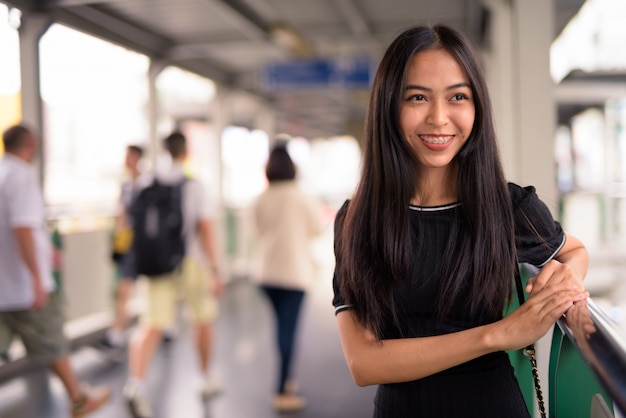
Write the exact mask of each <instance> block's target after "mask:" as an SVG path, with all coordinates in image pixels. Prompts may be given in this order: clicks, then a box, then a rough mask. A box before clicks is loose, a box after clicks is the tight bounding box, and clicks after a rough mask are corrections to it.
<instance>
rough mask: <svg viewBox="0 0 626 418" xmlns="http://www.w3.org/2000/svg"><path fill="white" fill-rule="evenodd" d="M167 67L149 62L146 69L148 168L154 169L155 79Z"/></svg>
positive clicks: (157, 108)
mask: <svg viewBox="0 0 626 418" xmlns="http://www.w3.org/2000/svg"><path fill="white" fill-rule="evenodd" d="M167 65H168V62H166V61H163V60H154V59H151V60H150V67H149V68H148V149H147V150H146V151H147V153H148V161H149V162H150V168H151V169H153V170H154V169H156V167H157V158H158V155H159V149H160V145H159V139H158V137H157V135H158V132H157V122H158V120H159V100H158V96H157V87H156V79H157V77H158V76H159V74H161V71H163V70H164V69H165V68H166V67H167Z"/></svg>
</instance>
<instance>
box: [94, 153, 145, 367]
mask: <svg viewBox="0 0 626 418" xmlns="http://www.w3.org/2000/svg"><path fill="white" fill-rule="evenodd" d="M143 154H144V150H143V147H141V146H139V145H128V146H127V147H126V155H125V158H124V166H125V168H126V170H127V175H128V178H127V179H126V180H125V181H124V182H123V183H122V186H121V190H120V198H119V201H118V205H117V216H116V218H115V227H114V231H113V251H112V256H113V261H114V262H115V267H116V272H115V273H116V293H115V309H114V318H113V324H112V326H111V328H109V329H108V330H107V333H106V334H105V336H104V338H103V339H102V341H101V342H100V347H101V348H103V349H105V350H107V351H108V352H110V353H111V354H112V355H113V358H114V359H116V360H117V359H122V354H123V353H122V352H121V350H122V349H123V347H124V343H125V337H124V335H125V331H126V327H127V325H128V312H127V309H128V300H129V298H130V295H131V293H132V291H133V287H134V286H133V284H134V283H135V281H136V280H137V272H136V269H135V262H134V259H133V254H132V251H130V244H131V242H132V235H133V231H132V219H131V218H130V207H131V205H132V202H133V199H134V197H135V196H136V194H137V190H138V187H139V186H138V180H139V176H140V175H141V171H140V164H141V159H142V157H143Z"/></svg>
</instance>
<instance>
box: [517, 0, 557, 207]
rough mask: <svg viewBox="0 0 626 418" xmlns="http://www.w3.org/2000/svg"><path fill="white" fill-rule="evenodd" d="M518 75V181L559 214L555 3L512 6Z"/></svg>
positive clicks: (529, 0) (528, 1)
mask: <svg viewBox="0 0 626 418" xmlns="http://www.w3.org/2000/svg"><path fill="white" fill-rule="evenodd" d="M513 26H514V28H515V29H514V30H515V33H514V36H515V38H514V45H513V46H514V48H513V51H515V52H516V54H515V55H514V60H515V61H514V64H515V65H514V66H513V68H514V70H516V71H517V75H516V79H517V83H516V85H517V92H516V93H515V95H514V97H515V98H516V99H517V126H516V128H517V130H518V132H519V139H518V142H517V144H516V147H515V149H516V153H515V155H517V160H518V164H517V168H518V172H517V174H518V176H517V177H518V179H519V181H520V182H521V183H522V184H532V185H534V186H535V187H536V188H537V192H538V193H539V196H540V197H541V198H542V199H543V200H544V201H545V202H546V204H547V205H548V206H549V207H550V210H551V211H552V213H553V215H554V216H556V215H557V207H558V190H557V184H556V171H555V170H556V169H555V162H554V141H555V134H556V124H557V123H556V101H555V97H554V88H555V86H554V82H553V80H552V78H551V76H550V46H551V44H552V41H553V40H554V1H545V0H517V1H515V2H514V13H513Z"/></svg>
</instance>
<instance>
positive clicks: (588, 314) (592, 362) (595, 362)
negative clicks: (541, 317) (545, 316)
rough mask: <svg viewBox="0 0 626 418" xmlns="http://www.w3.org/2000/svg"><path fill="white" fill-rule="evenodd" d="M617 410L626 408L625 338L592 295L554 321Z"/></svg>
mask: <svg viewBox="0 0 626 418" xmlns="http://www.w3.org/2000/svg"><path fill="white" fill-rule="evenodd" d="M557 324H558V326H559V328H561V331H563V334H564V335H567V337H568V338H569V339H570V340H571V341H572V343H573V345H574V346H575V347H576V349H577V350H578V352H579V353H580V355H581V356H582V358H583V359H584V360H585V362H586V363H587V365H588V366H589V368H590V369H591V370H592V371H593V372H594V373H595V375H596V377H597V378H598V381H599V382H600V383H601V384H602V386H603V387H604V388H605V389H606V391H607V392H608V393H609V394H610V395H611V397H612V398H613V402H614V403H615V404H616V405H617V406H618V407H619V409H620V411H622V412H624V411H626V339H625V337H624V336H623V334H622V332H621V331H620V330H619V329H618V327H617V325H616V324H615V322H614V321H613V320H612V319H610V318H609V317H608V316H607V315H606V314H605V313H604V312H603V311H602V309H600V308H599V307H598V305H596V304H595V303H594V302H593V300H592V299H591V298H589V299H587V303H582V304H576V305H574V306H573V307H572V308H570V310H569V311H568V312H567V315H564V317H563V319H559V320H558V321H557Z"/></svg>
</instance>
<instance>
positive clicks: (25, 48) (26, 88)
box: [19, 13, 52, 184]
mask: <svg viewBox="0 0 626 418" xmlns="http://www.w3.org/2000/svg"><path fill="white" fill-rule="evenodd" d="M51 24H52V18H51V17H50V15H48V14H41V13H29V14H24V15H22V21H21V24H20V28H19V38H20V77H21V86H22V122H23V123H25V124H26V125H28V126H29V127H31V129H34V130H35V131H36V132H37V134H38V135H39V137H40V143H41V146H40V148H39V157H40V158H39V164H37V169H38V177H39V181H40V183H42V184H43V178H44V176H43V173H44V167H43V165H44V159H43V158H42V156H43V155H44V146H45V142H44V140H43V136H44V134H45V133H44V129H43V106H42V102H41V85H40V76H39V75H40V68H39V40H40V39H41V37H42V36H43V34H44V33H45V32H46V31H47V30H48V28H49V27H50V25H51Z"/></svg>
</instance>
